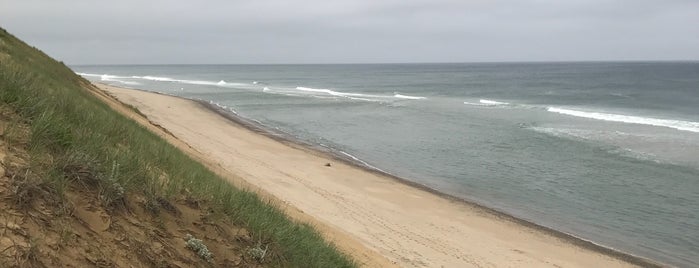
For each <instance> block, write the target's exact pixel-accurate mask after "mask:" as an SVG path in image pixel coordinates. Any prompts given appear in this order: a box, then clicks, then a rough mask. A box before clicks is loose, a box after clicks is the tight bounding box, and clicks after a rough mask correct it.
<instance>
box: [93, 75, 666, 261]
mask: <svg viewBox="0 0 699 268" xmlns="http://www.w3.org/2000/svg"><path fill="white" fill-rule="evenodd" d="M109 87H114V88H118V87H115V86H109ZM103 90H104V89H103ZM139 91H142V92H149V93H148V94H152V93H155V94H159V95H164V96H169V97H174V98H178V99H181V100H185V101H191V102H194V103H196V104H197V105H199V106H200V107H201V108H203V109H206V110H208V111H211V112H213V113H215V114H217V115H219V116H221V117H223V118H225V119H226V120H228V121H229V122H231V123H233V124H235V125H237V126H241V127H243V128H245V129H247V130H249V131H252V132H254V133H256V134H261V135H263V136H265V137H268V138H271V139H273V140H276V141H278V142H281V143H283V144H285V145H287V146H290V147H293V148H296V149H299V150H302V151H305V152H307V153H310V154H314V155H318V156H321V157H325V158H329V159H332V160H334V161H339V162H342V163H343V164H346V165H348V166H352V167H354V168H358V169H361V170H363V171H364V172H368V173H371V174H374V175H376V176H380V177H386V178H390V179H392V180H393V181H395V182H398V183H400V184H403V185H406V186H409V187H413V188H415V189H419V190H420V191H424V192H427V193H430V194H433V195H435V196H438V197H440V198H444V199H446V200H449V201H450V202H457V203H458V204H461V205H466V206H468V207H470V208H472V209H474V210H475V211H477V212H478V213H486V214H488V215H491V216H494V217H495V218H497V219H499V220H504V221H508V222H512V223H515V224H517V225H520V226H523V227H526V228H530V229H534V230H538V231H540V232H542V233H545V234H548V235H551V236H553V237H556V238H557V239H561V240H563V241H565V242H566V243H568V244H571V245H575V246H578V247H581V248H585V249H588V250H591V251H594V252H597V253H601V254H603V255H607V256H611V257H613V258H616V259H618V260H622V261H624V262H627V263H630V264H633V265H639V266H644V267H663V266H665V265H664V264H660V263H657V262H655V261H653V260H650V259H647V258H644V257H640V256H636V255H633V254H629V253H625V252H622V251H619V250H616V249H612V248H609V247H605V246H603V245H599V244H596V243H594V242H592V241H588V240H585V239H582V238H579V237H576V236H574V235H572V234H568V233H564V232H561V231H558V230H555V229H552V228H549V227H546V226H542V225H539V224H536V223H533V222H531V221H528V220H524V219H521V218H517V217H515V216H512V215H510V214H507V213H505V212H502V211H499V210H496V209H493V208H489V207H487V206H484V205H481V204H479V203H477V202H474V201H471V200H465V199H461V198H457V197H454V196H451V195H448V194H445V193H442V192H439V191H437V190H435V189H432V188H430V187H427V186H425V185H422V184H419V183H415V182H412V181H409V180H406V179H403V178H401V177H398V176H395V175H392V174H389V173H386V172H382V171H380V170H377V169H374V168H371V167H369V166H366V165H364V164H362V163H359V162H357V161H355V160H353V159H350V158H349V157H345V156H342V155H340V154H338V153H336V152H333V151H331V150H329V149H325V150H324V148H321V147H319V146H317V145H313V144H308V143H306V142H303V141H300V140H297V139H294V138H292V137H291V136H289V135H284V134H283V133H275V132H273V131H271V130H269V129H267V128H265V127H264V126H262V125H260V124H258V123H255V122H253V121H251V120H248V119H245V118H242V117H240V116H237V115H234V114H232V113H231V112H230V111H227V110H225V109H223V108H222V107H218V106H216V105H214V104H212V103H209V102H207V101H204V100H192V99H187V98H184V97H179V96H172V95H168V94H164V93H159V92H151V91H145V90H139ZM164 128H165V129H167V127H164ZM178 138H179V137H178Z"/></svg>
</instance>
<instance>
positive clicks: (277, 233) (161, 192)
mask: <svg viewBox="0 0 699 268" xmlns="http://www.w3.org/2000/svg"><path fill="white" fill-rule="evenodd" d="M88 83H89V82H88V81H87V80H85V79H83V78H81V77H79V76H77V75H76V74H74V73H73V71H71V70H70V69H69V68H68V67H66V66H65V65H64V64H63V63H61V62H57V61H55V60H53V59H52V58H50V57H49V56H47V55H46V54H44V53H43V52H41V51H39V50H38V49H36V48H33V47H30V46H28V45H26V44H25V43H23V42H22V41H20V40H19V39H17V38H15V37H14V36H12V35H11V34H9V33H8V32H7V31H5V30H4V29H2V28H0V104H3V103H4V104H5V105H9V106H10V107H11V108H12V109H13V110H15V111H16V112H17V113H18V114H19V115H20V116H21V118H22V120H25V121H26V122H27V123H28V124H29V125H30V127H31V132H30V133H31V136H30V137H29V139H28V140H29V142H28V145H27V147H28V151H29V153H30V155H31V163H30V166H31V170H32V172H35V173H37V174H40V175H41V177H42V178H43V180H44V181H45V182H46V183H47V184H49V185H51V187H52V188H53V189H55V192H56V193H57V195H59V199H60V195H61V194H62V193H63V190H64V189H65V187H66V186H67V185H68V184H69V183H71V181H70V180H71V179H72V178H73V177H74V176H70V174H67V173H70V172H69V171H70V167H75V166H80V167H85V168H87V169H88V170H89V171H90V172H93V173H94V174H97V175H96V177H97V178H98V180H99V181H98V182H97V183H98V184H99V187H100V191H101V193H102V194H101V196H102V198H103V201H104V202H103V203H104V204H106V205H112V204H114V205H115V206H116V205H118V200H119V199H120V198H123V195H128V194H129V193H139V194H143V195H144V196H148V197H153V198H172V197H174V196H179V195H187V196H190V197H192V198H196V199H197V200H202V202H206V203H207V205H209V206H211V207H212V208H213V209H214V212H213V213H215V214H218V215H220V216H221V217H224V218H226V219H228V220H230V221H232V222H233V223H235V224H236V225H239V226H241V227H243V228H246V229H247V230H248V231H249V232H250V234H251V236H252V237H255V238H256V239H259V240H260V241H262V242H263V243H265V244H266V245H267V246H268V247H269V251H270V252H271V255H272V256H273V257H269V258H273V259H274V261H273V262H271V263H270V265H272V266H284V267H354V266H356V264H355V263H354V262H353V261H352V260H351V259H350V258H349V257H348V256H346V255H344V254H342V253H340V252H339V251H338V250H337V249H336V248H335V247H334V246H332V245H331V244H328V243H327V242H326V241H325V240H323V238H322V237H321V236H320V235H319V234H318V233H317V232H316V231H315V230H314V229H313V228H312V227H310V226H308V225H305V224H300V223H296V222H293V221H291V220H290V219H289V218H288V217H287V216H286V215H284V214H283V213H282V212H281V211H280V210H279V209H277V208H275V207H274V206H272V205H270V204H267V203H266V202H264V201H262V200H260V198H258V197H257V196H256V195H255V194H253V193H250V192H246V191H242V190H239V189H236V188H234V187H233V186H231V185H230V184H229V183H227V182H226V181H225V180H223V179H221V178H219V177H217V176H216V175H215V174H214V173H213V172H211V171H209V170H208V169H206V168H205V167H204V166H203V165H202V164H200V163H198V162H197V161H194V160H192V159H191V158H190V157H188V156H187V155H185V154H184V153H183V152H181V151H179V150H178V149H176V148H175V147H173V146H172V145H170V144H169V143H167V142H166V141H165V140H163V139H161V138H159V137H158V136H156V135H155V134H153V133H151V132H149V131H148V130H147V129H145V128H144V127H142V126H140V125H138V124H137V123H136V122H134V121H132V120H130V119H128V118H126V117H124V116H122V115H121V114H119V113H117V112H115V111H113V110H111V109H110V108H109V107H108V106H107V105H106V104H105V103H103V102H101V101H100V100H98V99H97V98H96V97H95V96H93V95H92V94H91V93H90V92H88V91H87V90H86V89H85V88H84V85H86V84H88Z"/></svg>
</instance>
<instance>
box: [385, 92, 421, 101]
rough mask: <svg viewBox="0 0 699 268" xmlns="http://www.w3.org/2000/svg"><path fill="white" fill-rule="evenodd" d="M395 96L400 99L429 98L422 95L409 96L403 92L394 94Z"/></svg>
mask: <svg viewBox="0 0 699 268" xmlns="http://www.w3.org/2000/svg"><path fill="white" fill-rule="evenodd" d="M393 97H396V98H399V99H408V100H424V99H427V98H426V97H420V96H408V95H401V94H398V93H396V94H394V95H393Z"/></svg>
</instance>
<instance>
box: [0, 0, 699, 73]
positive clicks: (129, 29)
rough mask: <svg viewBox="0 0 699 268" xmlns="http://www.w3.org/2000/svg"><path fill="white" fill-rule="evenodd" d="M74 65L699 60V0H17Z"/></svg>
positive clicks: (9, 24)
mask: <svg viewBox="0 0 699 268" xmlns="http://www.w3.org/2000/svg"><path fill="white" fill-rule="evenodd" d="M0 25H1V26H2V27H4V28H6V29H7V30H9V31H10V32H12V33H14V34H16V35H17V36H19V37H20V38H23V39H24V40H25V41H27V42H29V43H30V44H32V45H35V46H37V47H39V48H41V49H43V50H44V51H46V52H47V53H49V54H50V55H52V56H54V57H56V58H58V59H60V60H63V61H66V62H67V63H70V64H86V63H98V64H99V63H104V64H108V63H113V64H120V63H331V62H464V61H465V62H470V61H550V60H553V61H561V60H697V59H699V49H698V48H699V27H697V25H699V1H680V0H674V1H673V0H668V1H659V0H658V1H652V0H618V1H613V0H569V1H544V0H521V1H505V0H490V1H488V0H472V1H455V0H454V1H452V0H402V1H399V0H375V1H370V0H365V1H352V0H338V1H309V0H291V1H285V0H258V1H223V0H210V1H187V2H184V1H164V0H158V1H134V0H123V1H110V2H106V1H87V0H77V1H64V0H56V1H50V0H46V1H38V0H23V1H19V0H17V1H8V0H0Z"/></svg>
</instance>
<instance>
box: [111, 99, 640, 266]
mask: <svg viewBox="0 0 699 268" xmlns="http://www.w3.org/2000/svg"><path fill="white" fill-rule="evenodd" d="M98 86H99V88H100V89H102V90H104V91H106V92H108V93H109V94H110V95H112V96H114V97H116V98H117V99H118V100H119V101H121V102H123V103H125V104H128V105H131V106H133V107H135V108H137V109H138V110H139V111H140V112H141V113H142V114H143V115H145V116H146V117H147V119H148V121H150V123H151V124H153V125H156V126H158V127H159V128H161V130H160V131H161V132H163V129H164V130H166V132H169V135H171V136H172V137H166V138H168V140H169V141H170V142H172V143H173V144H175V145H176V146H178V147H180V148H182V149H183V150H185V151H186V152H187V153H189V154H190V155H192V156H193V157H195V158H197V159H198V160H200V161H202V162H205V164H207V165H208V166H209V167H212V168H214V169H215V171H216V172H217V173H218V174H220V175H223V176H224V177H226V178H227V179H229V180H231V182H232V183H234V184H236V185H238V186H242V187H246V188H248V189H250V190H253V191H256V192H259V193H261V195H262V196H266V197H269V198H271V199H272V200H275V201H276V202H279V204H280V206H282V207H283V208H284V209H285V210H286V211H287V212H289V214H290V215H291V216H292V217H293V218H296V219H298V220H301V221H306V222H309V223H311V224H313V225H315V226H317V228H318V229H319V230H320V231H321V233H323V234H324V235H325V237H326V238H328V239H329V240H331V241H333V242H334V243H336V244H337V245H338V247H339V248H340V249H342V250H344V251H345V252H348V253H350V254H352V255H353V256H354V257H355V258H357V259H358V260H359V261H360V262H362V263H363V264H365V265H366V266H371V267H386V266H393V265H398V266H402V267H626V266H634V265H633V264H631V263H630V262H627V261H638V260H637V259H635V258H632V257H630V256H625V255H623V254H621V255H619V254H616V253H614V252H611V251H605V250H600V249H599V248H596V247H594V246H591V244H589V243H585V242H582V241H579V240H576V239H571V238H570V237H567V236H565V235H562V234H559V233H556V232H551V231H548V230H545V229H544V228H541V227H537V226H534V225H532V224H528V223H526V222H523V221H520V220H516V219H513V218H511V217H508V216H505V215H502V214H499V213H497V212H494V211H491V210H488V209H484V208H482V207H479V206H477V205H474V204H469V203H466V202H462V201H458V200H454V199H451V198H448V197H444V196H441V195H438V194H435V193H433V192H430V191H427V190H425V189H420V188H419V187H414V186H410V185H408V184H405V183H402V182H400V181H399V180H396V179H395V178H392V177H389V176H385V175H382V174H378V173H375V172H369V171H367V170H364V169H362V168H359V167H356V166H353V165H351V164H349V163H345V162H343V161H338V160H337V159H335V158H333V157H331V156H329V155H326V154H324V153H321V152H316V151H313V150H310V149H307V148H304V147H302V146H299V145H295V144H293V143H290V142H284V141H279V140H276V139H273V138H271V137H269V136H266V135H261V134H260V133H258V132H256V131H253V130H250V129H248V128H245V127H243V126H242V125H240V124H237V123H234V122H232V121H230V120H228V119H226V118H224V117H223V116H221V115H219V114H217V113H216V112H214V111H212V110H210V109H207V108H206V107H205V106H204V105H202V104H201V103H198V102H195V101H191V100H186V99H182V98H178V97H173V96H167V95H162V94H155V93H149V92H144V91H139V90H131V89H122V88H117V87H112V86H106V85H98ZM110 105H112V106H113V105H114V103H112V104H110ZM123 111H124V110H123V109H122V112H123ZM141 121H142V122H141V123H144V121H143V120H141ZM150 127H151V129H153V126H150ZM160 134H161V136H169V135H165V134H162V133H160ZM326 163H332V166H330V167H327V166H325V164H326ZM309 216H310V217H309ZM610 254H611V255H610ZM640 264H641V265H644V266H645V265H649V264H650V263H645V264H644V263H640Z"/></svg>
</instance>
